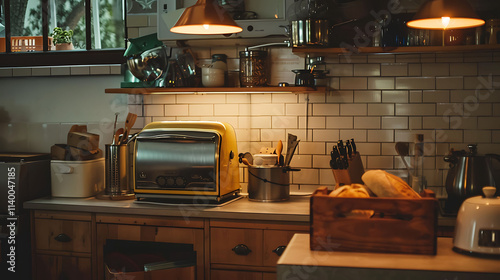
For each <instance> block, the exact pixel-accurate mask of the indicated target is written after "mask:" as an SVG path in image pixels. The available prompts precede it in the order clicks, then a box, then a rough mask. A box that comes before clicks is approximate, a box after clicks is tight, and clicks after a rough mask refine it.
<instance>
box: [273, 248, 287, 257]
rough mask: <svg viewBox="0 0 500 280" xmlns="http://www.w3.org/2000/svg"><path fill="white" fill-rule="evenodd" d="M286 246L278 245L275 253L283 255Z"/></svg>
mask: <svg viewBox="0 0 500 280" xmlns="http://www.w3.org/2000/svg"><path fill="white" fill-rule="evenodd" d="M285 249H286V246H278V247H276V249H274V250H273V253H275V254H276V255H278V256H281V255H282V254H283V252H284V251H285Z"/></svg>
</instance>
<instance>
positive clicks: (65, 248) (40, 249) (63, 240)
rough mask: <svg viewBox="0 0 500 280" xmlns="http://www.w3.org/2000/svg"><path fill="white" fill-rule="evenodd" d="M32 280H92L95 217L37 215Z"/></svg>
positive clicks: (41, 212) (88, 215) (35, 214)
mask: <svg viewBox="0 0 500 280" xmlns="http://www.w3.org/2000/svg"><path fill="white" fill-rule="evenodd" d="M32 230H33V232H34V236H33V246H32V247H33V248H34V249H33V251H34V256H33V263H34V265H33V277H34V279H37V280H42V279H43V280H45V279H47V280H48V279H68V280H80V279H82V280H83V279H92V275H93V271H92V265H91V264H92V246H93V239H92V215H91V214H90V213H77V212H63V213H60V212H56V211H35V212H34V219H33V229H32Z"/></svg>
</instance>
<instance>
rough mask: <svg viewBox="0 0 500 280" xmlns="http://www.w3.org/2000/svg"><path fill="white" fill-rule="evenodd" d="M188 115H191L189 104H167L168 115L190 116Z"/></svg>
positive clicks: (166, 112) (166, 113)
mask: <svg viewBox="0 0 500 280" xmlns="http://www.w3.org/2000/svg"><path fill="white" fill-rule="evenodd" d="M188 115H189V107H188V105H165V116H166V117H170V116H173V117H176V116H188Z"/></svg>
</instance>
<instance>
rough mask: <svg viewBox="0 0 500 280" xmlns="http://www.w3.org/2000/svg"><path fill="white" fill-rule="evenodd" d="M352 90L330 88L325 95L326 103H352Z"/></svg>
mask: <svg viewBox="0 0 500 280" xmlns="http://www.w3.org/2000/svg"><path fill="white" fill-rule="evenodd" d="M353 100H354V92H353V91H352V90H351V91H348V90H332V91H330V92H329V93H328V94H327V95H326V102H327V103H352V102H353Z"/></svg>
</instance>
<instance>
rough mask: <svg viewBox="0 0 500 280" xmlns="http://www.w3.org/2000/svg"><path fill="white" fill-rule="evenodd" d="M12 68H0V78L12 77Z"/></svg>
mask: <svg viewBox="0 0 500 280" xmlns="http://www.w3.org/2000/svg"><path fill="white" fill-rule="evenodd" d="M12 72H14V69H13V68H8V69H7V68H0V77H12Z"/></svg>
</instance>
